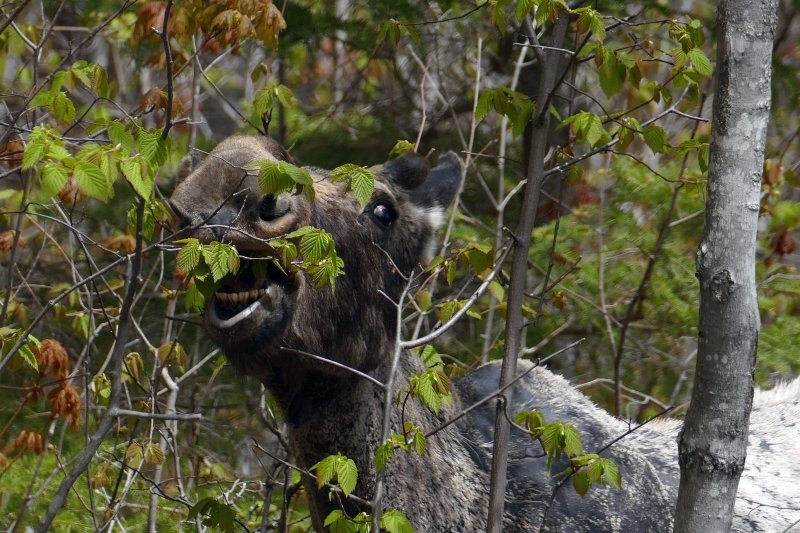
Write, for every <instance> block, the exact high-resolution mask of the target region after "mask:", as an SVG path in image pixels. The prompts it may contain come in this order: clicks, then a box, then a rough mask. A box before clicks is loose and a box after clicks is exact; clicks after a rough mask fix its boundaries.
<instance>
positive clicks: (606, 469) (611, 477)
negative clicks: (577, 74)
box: [600, 459, 622, 490]
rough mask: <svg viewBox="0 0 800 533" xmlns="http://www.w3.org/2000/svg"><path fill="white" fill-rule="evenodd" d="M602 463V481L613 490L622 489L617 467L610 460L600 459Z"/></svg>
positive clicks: (620, 476)
mask: <svg viewBox="0 0 800 533" xmlns="http://www.w3.org/2000/svg"><path fill="white" fill-rule="evenodd" d="M600 461H601V462H602V463H603V479H605V480H606V482H607V483H608V484H609V485H611V486H612V487H614V488H615V489H618V490H619V489H622V475H621V474H620V472H619V467H618V466H617V464H616V463H615V462H614V461H612V460H611V459H600Z"/></svg>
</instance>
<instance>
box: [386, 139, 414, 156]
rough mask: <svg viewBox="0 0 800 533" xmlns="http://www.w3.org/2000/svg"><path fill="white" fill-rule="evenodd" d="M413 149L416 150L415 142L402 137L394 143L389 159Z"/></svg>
mask: <svg viewBox="0 0 800 533" xmlns="http://www.w3.org/2000/svg"><path fill="white" fill-rule="evenodd" d="M413 151H414V143H412V142H410V141H406V140H405V139H401V140H399V141H397V142H396V143H394V146H393V147H392V150H391V151H390V152H389V159H394V158H395V157H400V156H401V155H404V154H407V153H409V152H413Z"/></svg>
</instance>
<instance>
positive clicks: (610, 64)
mask: <svg viewBox="0 0 800 533" xmlns="http://www.w3.org/2000/svg"><path fill="white" fill-rule="evenodd" d="M598 72H599V74H600V87H601V88H602V89H603V92H604V93H605V94H606V96H608V97H611V96H614V95H615V94H617V93H618V92H619V90H620V89H621V88H622V86H623V85H624V84H625V76H626V74H627V72H628V69H626V68H625V65H624V64H623V63H622V62H621V61H619V60H618V59H617V57H616V56H615V55H614V53H613V52H612V53H611V54H609V55H608V56H607V57H606V58H605V59H604V60H603V64H602V65H601V66H600V68H599V69H598Z"/></svg>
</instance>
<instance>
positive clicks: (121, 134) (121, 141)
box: [108, 120, 134, 155]
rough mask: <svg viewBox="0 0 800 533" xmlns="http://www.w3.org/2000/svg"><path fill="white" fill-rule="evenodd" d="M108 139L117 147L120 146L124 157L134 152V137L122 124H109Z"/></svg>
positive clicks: (112, 122)
mask: <svg viewBox="0 0 800 533" xmlns="http://www.w3.org/2000/svg"><path fill="white" fill-rule="evenodd" d="M108 138H109V139H111V142H112V143H114V144H115V145H119V146H120V148H121V149H122V152H123V154H124V155H128V154H129V153H130V151H131V150H133V146H134V142H133V135H131V132H129V131H128V130H127V129H126V128H125V126H123V125H122V123H121V122H117V121H115V120H112V121H111V122H109V123H108Z"/></svg>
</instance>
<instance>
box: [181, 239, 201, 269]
mask: <svg viewBox="0 0 800 533" xmlns="http://www.w3.org/2000/svg"><path fill="white" fill-rule="evenodd" d="M185 241H189V242H186V244H184V245H183V248H181V249H180V251H179V252H178V256H177V257H176V258H175V260H176V262H177V264H178V268H179V269H180V271H181V272H184V273H186V274H190V273H191V272H192V271H193V270H194V269H195V267H197V265H198V264H199V263H200V256H201V255H202V253H203V247H202V246H201V245H200V241H198V240H197V239H185Z"/></svg>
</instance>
